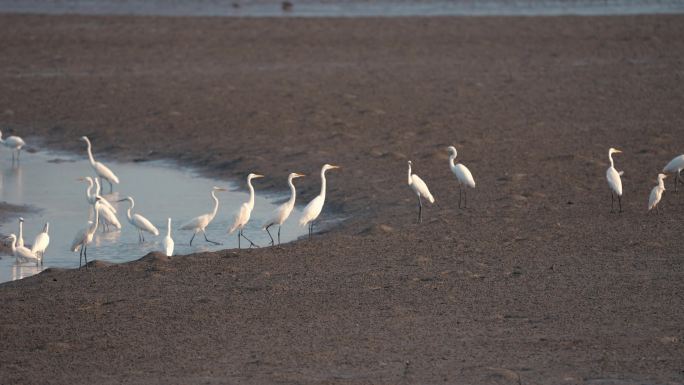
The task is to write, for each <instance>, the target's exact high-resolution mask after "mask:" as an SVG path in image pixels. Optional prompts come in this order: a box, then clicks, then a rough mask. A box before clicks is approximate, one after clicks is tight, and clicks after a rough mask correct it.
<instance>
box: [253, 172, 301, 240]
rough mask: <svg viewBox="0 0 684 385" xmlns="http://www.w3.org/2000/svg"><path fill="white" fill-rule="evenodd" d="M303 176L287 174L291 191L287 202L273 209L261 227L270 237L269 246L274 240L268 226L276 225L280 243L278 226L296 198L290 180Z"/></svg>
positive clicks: (292, 207)
mask: <svg viewBox="0 0 684 385" xmlns="http://www.w3.org/2000/svg"><path fill="white" fill-rule="evenodd" d="M303 176H304V174H298V173H296V172H293V173H290V175H288V176H287V184H288V185H289V186H290V193H291V195H290V200H288V201H287V202H285V203H283V204H282V205H280V206H279V207H278V208H277V209H275V211H274V212H273V217H271V219H269V220H268V221H266V222H265V223H264V225H263V226H262V227H261V228H262V229H263V230H266V232H267V233H268V236H269V238H271V246H273V244H274V243H275V242H274V241H273V236H271V232H270V231H268V228H269V227H271V226H273V225H278V244H279V245H280V228H281V227H282V225H283V223H284V222H285V221H286V220H287V218H288V217H289V216H290V214H291V213H292V209H294V205H295V199H297V190H296V189H295V186H294V183H292V180H293V179H294V178H299V177H303Z"/></svg>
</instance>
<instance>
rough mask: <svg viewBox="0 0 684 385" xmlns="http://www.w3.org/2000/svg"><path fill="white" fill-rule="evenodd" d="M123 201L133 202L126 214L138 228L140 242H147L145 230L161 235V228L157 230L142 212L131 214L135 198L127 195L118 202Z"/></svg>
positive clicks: (129, 220)
mask: <svg viewBox="0 0 684 385" xmlns="http://www.w3.org/2000/svg"><path fill="white" fill-rule="evenodd" d="M98 199H99V198H98ZM123 201H128V202H130V203H131V206H130V207H129V208H128V211H127V212H126V215H127V216H128V222H129V223H130V224H132V225H133V226H134V227H135V228H136V229H138V241H140V243H143V242H145V235H144V234H143V231H147V232H148V233H150V234H153V235H159V230H157V228H156V227H154V225H153V224H152V222H150V221H149V220H148V219H147V218H145V217H143V216H142V215H140V214H131V210H133V207H135V201H134V200H133V198H131V197H126V198H124V199H121V200H119V201H118V202H123Z"/></svg>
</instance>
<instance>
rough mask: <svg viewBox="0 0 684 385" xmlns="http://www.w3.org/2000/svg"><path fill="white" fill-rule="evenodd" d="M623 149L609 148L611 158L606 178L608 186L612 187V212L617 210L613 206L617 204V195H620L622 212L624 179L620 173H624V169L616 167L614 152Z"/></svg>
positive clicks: (619, 201) (616, 152)
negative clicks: (618, 169) (619, 169)
mask: <svg viewBox="0 0 684 385" xmlns="http://www.w3.org/2000/svg"><path fill="white" fill-rule="evenodd" d="M621 152H622V151H620V150H617V149H614V148H612V147H611V148H610V149H609V150H608V159H609V160H610V167H608V170H606V180H607V181H608V187H610V212H611V213H612V212H615V208H614V207H613V206H614V204H615V195H617V197H618V204H619V205H620V212H622V179H620V175H622V174H623V172H622V171H620V172H618V171H617V170H616V169H615V163H614V162H613V154H619V153H621Z"/></svg>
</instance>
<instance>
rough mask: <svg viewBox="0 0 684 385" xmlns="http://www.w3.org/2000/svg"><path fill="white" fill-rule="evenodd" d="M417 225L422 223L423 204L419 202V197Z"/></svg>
mask: <svg viewBox="0 0 684 385" xmlns="http://www.w3.org/2000/svg"><path fill="white" fill-rule="evenodd" d="M418 223H423V202H421V200H420V195H418Z"/></svg>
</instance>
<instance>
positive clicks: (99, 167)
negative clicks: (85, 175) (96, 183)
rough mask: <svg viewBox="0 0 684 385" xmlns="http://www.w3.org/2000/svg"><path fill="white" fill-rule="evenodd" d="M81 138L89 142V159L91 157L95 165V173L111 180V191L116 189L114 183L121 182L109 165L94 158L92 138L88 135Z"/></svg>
mask: <svg viewBox="0 0 684 385" xmlns="http://www.w3.org/2000/svg"><path fill="white" fill-rule="evenodd" d="M81 140H83V141H85V142H86V143H87V144H88V159H90V165H91V166H92V167H93V170H95V173H96V174H97V176H99V177H100V179H105V180H107V182H109V192H112V190H113V189H114V185H113V184H119V178H118V177H117V176H116V175H115V174H114V173H113V172H112V170H110V169H109V168H108V167H107V166H105V165H104V164H102V163H100V162H97V161H95V158H93V149H92V147H93V146H92V144H91V143H90V139H88V137H87V136H82V137H81Z"/></svg>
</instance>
